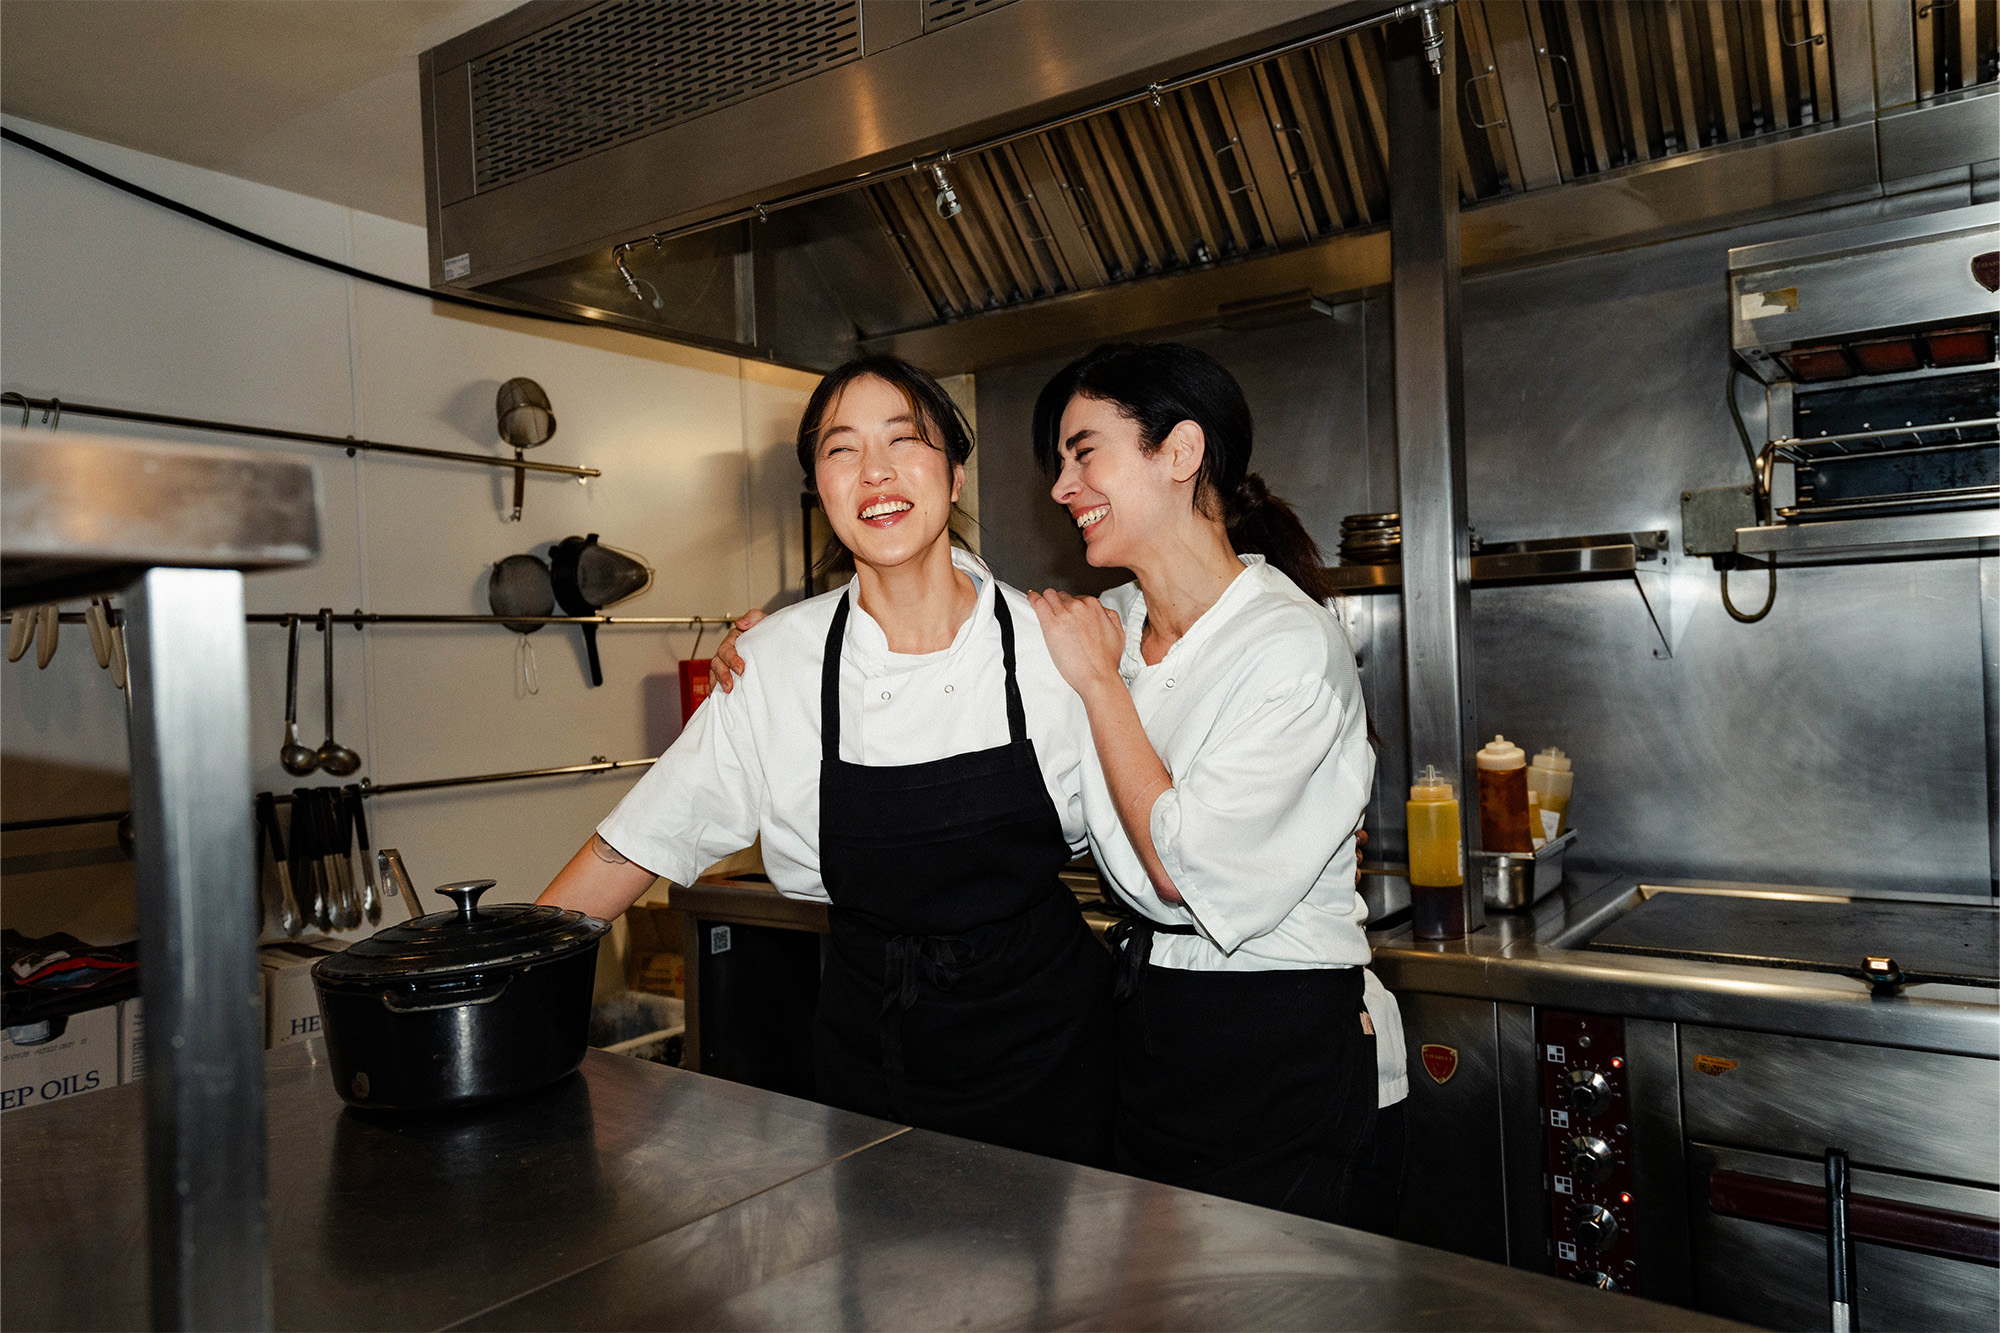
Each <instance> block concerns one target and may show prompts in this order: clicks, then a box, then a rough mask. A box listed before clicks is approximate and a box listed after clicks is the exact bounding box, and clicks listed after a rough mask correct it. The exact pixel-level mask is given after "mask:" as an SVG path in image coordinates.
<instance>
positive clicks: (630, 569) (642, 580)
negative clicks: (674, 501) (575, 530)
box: [549, 532, 653, 685]
mask: <svg viewBox="0 0 2000 1333" xmlns="http://www.w3.org/2000/svg"><path fill="white" fill-rule="evenodd" d="M549 578H550V582H551V583H552V584H554V587H555V595H556V601H557V602H558V603H560V604H561V606H562V609H563V610H564V612H566V613H567V614H569V615H572V616H594V615H596V614H597V613H598V612H600V611H602V610H603V609H604V608H605V607H607V606H615V605H617V604H618V603H619V602H623V601H627V600H629V599H630V598H633V597H637V596H638V595H639V594H640V593H642V592H644V591H646V589H648V588H650V587H652V586H653V567H652V566H651V565H649V564H647V563H646V562H645V560H643V559H642V558H640V557H639V556H638V555H636V554H634V553H633V552H631V551H621V550H619V549H618V548H617V547H615V546H605V545H603V544H602V543H600V542H599V541H598V540H597V534H596V533H594V532H593V533H591V534H589V535H588V536H584V537H565V538H563V539H562V540H561V541H559V542H557V543H556V544H555V546H554V547H553V548H552V549H551V550H550V551H549ZM578 628H580V629H581V630H582V631H583V644H584V649H585V651H586V652H587V653H588V654H589V657H590V683H591V684H592V685H602V684H603V683H604V668H603V666H602V664H600V663H599V661H598V658H597V626H595V625H582V626H579V627H578Z"/></svg>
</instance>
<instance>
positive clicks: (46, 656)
mask: <svg viewBox="0 0 2000 1333" xmlns="http://www.w3.org/2000/svg"><path fill="white" fill-rule="evenodd" d="M36 614H37V615H38V616H40V617H41V622H42V623H41V624H40V625H37V626H36V627H35V628H36V631H37V632H38V633H39V634H40V635H41V640H40V642H38V643H37V644H36V645H35V665H36V666H38V667H40V668H42V669H43V670H47V669H48V665H49V663H50V661H52V660H53V659H54V658H55V655H56V633H57V631H58V628H59V627H60V626H61V624H62V612H61V611H59V610H57V609H56V607H55V605H54V604H53V603H51V604H50V605H48V606H45V607H43V608H42V609H41V610H40V611H38V612H36Z"/></svg>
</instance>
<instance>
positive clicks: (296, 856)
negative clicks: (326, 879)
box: [290, 787, 333, 930]
mask: <svg viewBox="0 0 2000 1333" xmlns="http://www.w3.org/2000/svg"><path fill="white" fill-rule="evenodd" d="M291 823H292V830H291V837H290V841H291V847H292V855H291V864H292V885H293V888H294V890H295V891H296V892H297V893H298V895H299V906H300V908H301V910H302V914H303V916H304V917H305V920H306V923H307V924H308V925H311V926H315V927H317V928H318V929H320V930H326V929H329V928H330V927H331V926H332V924H333V922H332V918H331V917H330V916H329V915H328V912H327V902H326V894H325V893H324V892H323V890H322V888H321V885H320V882H319V856H318V853H317V852H316V851H315V850H314V848H313V818H312V788H311V787H294V788H292V804H291Z"/></svg>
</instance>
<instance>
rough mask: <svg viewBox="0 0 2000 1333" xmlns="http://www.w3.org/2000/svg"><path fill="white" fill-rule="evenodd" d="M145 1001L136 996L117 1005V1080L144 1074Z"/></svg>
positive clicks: (122, 1080)
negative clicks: (143, 1008) (143, 1006)
mask: <svg viewBox="0 0 2000 1333" xmlns="http://www.w3.org/2000/svg"><path fill="white" fill-rule="evenodd" d="M143 1004H145V1001H144V1000H142V999H140V998H139V997H138V996H133V997H132V998H131V999H129V1000H123V1001H120V1002H119V1005H118V1081H119V1082H120V1083H130V1082H132V1081H133V1080H134V1079H139V1078H144V1077H145V1075H146V1019H145V1015H144V1014H143V1013H142V1012H141V1006H142V1005H143Z"/></svg>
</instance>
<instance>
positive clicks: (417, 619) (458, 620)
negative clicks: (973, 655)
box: [0, 607, 736, 629]
mask: <svg viewBox="0 0 2000 1333" xmlns="http://www.w3.org/2000/svg"><path fill="white" fill-rule="evenodd" d="M19 614H22V613H21V612H18V611H9V612H7V613H6V614H5V615H0V625H11V624H12V623H13V622H14V617H15V616H16V615H19ZM107 614H108V615H109V616H110V618H111V623H112V624H114V625H122V624H124V623H125V613H124V612H123V611H122V610H119V609H118V608H116V607H112V608H110V609H109V611H108V612H107ZM57 619H58V620H60V621H61V622H62V623H63V624H65V625H81V624H83V623H84V622H85V620H86V617H85V615H84V613H83V612H81V611H64V612H63V613H62V614H61V615H59V616H58V617H57ZM243 619H244V621H245V622H246V623H247V624H251V625H289V624H291V622H292V621H294V620H296V621H298V622H299V623H300V624H301V625H312V624H316V623H318V621H319V619H320V613H319V612H317V611H253V612H251V613H250V614H249V615H246V616H244V617H243ZM328 619H331V620H332V621H333V622H334V623H335V624H339V625H352V626H354V628H356V629H360V628H361V627H362V626H363V625H660V626H667V627H669V628H671V627H674V626H679V627H681V628H684V629H697V628H699V627H701V626H703V625H728V624H733V623H734V622H735V620H736V617H735V616H493V615H463V616H433V615H400V614H397V613H395V612H376V611H337V612H335V613H334V614H333V615H332V616H330V617H328Z"/></svg>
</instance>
